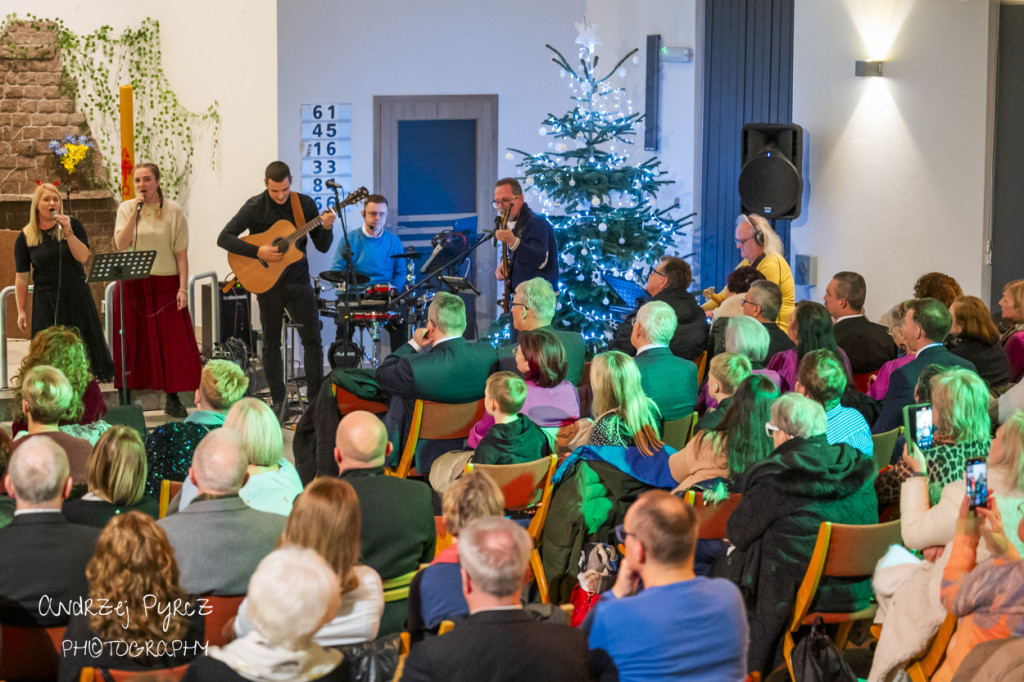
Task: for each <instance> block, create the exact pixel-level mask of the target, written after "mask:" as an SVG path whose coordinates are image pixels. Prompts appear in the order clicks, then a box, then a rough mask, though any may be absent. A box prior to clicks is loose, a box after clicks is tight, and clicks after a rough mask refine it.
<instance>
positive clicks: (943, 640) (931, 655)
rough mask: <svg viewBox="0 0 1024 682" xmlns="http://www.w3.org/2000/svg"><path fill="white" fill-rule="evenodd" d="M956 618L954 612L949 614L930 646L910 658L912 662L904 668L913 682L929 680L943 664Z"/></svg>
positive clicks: (954, 629) (926, 681)
mask: <svg viewBox="0 0 1024 682" xmlns="http://www.w3.org/2000/svg"><path fill="white" fill-rule="evenodd" d="M956 620H957V619H956V616H954V615H953V614H949V615H947V616H946V620H944V621H942V625H941V626H939V631H938V632H937V633H935V637H933V638H932V641H931V643H930V644H929V645H928V647H927V648H926V649H925V650H924V651H922V652H921V653H920V654H918V655H917V656H915V657H914V658H912V659H910V663H908V664H907V666H906V668H904V669H905V670H906V671H907V675H908V676H909V677H910V679H911V680H912V682H928V680H930V679H932V675H934V674H935V671H936V670H938V669H939V666H940V665H942V661H943V660H945V658H946V649H947V648H948V647H949V641H950V640H951V639H953V633H954V632H956Z"/></svg>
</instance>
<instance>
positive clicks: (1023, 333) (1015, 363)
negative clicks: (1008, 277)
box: [999, 279, 1024, 383]
mask: <svg viewBox="0 0 1024 682" xmlns="http://www.w3.org/2000/svg"><path fill="white" fill-rule="evenodd" d="M999 308H1000V310H1001V312H1002V316H1003V326H1004V330H1003V333H1002V335H1001V336H1000V337H999V340H1000V341H1002V343H1003V351H1004V352H1005V353H1006V357H1007V359H1008V360H1009V361H1010V371H1011V373H1012V379H1013V383H1017V382H1018V381H1020V380H1021V378H1022V377H1024V279H1015V280H1013V281H1012V282H1008V283H1007V284H1006V286H1004V287H1003V297H1002V298H1000V299H999Z"/></svg>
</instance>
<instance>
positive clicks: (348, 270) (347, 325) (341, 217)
mask: <svg viewBox="0 0 1024 682" xmlns="http://www.w3.org/2000/svg"><path fill="white" fill-rule="evenodd" d="M331 191H333V192H334V205H335V206H341V199H340V198H339V197H338V185H336V184H335V185H334V186H333V187H331ZM337 214H338V222H339V226H340V227H341V236H342V239H344V240H345V248H344V249H342V251H341V258H342V260H344V261H345V293H344V297H343V298H344V301H345V312H343V313H342V330H343V331H342V333H343V334H344V336H343V338H344V339H345V340H346V341H348V342H350V343H351V340H352V311H351V301H352V298H351V297H352V294H353V293H354V289H355V273H356V269H355V266H354V265H353V263H352V245H351V244H350V243H349V241H348V226H347V225H346V223H345V210H344V209H342V210H339V211H337Z"/></svg>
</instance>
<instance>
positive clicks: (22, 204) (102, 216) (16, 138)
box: [0, 21, 118, 338]
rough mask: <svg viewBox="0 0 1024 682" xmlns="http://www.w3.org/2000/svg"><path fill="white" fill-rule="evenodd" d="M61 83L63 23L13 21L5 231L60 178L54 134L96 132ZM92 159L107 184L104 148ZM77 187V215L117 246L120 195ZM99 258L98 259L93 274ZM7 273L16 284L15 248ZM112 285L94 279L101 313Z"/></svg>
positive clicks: (6, 109)
mask: <svg viewBox="0 0 1024 682" xmlns="http://www.w3.org/2000/svg"><path fill="white" fill-rule="evenodd" d="M60 83H61V61H60V50H59V49H58V45H57V29H56V25H55V24H52V23H49V22H35V21H19V22H9V23H8V25H7V29H6V31H5V32H4V33H3V35H0V229H6V230H20V229H21V228H22V227H24V225H25V223H27V222H28V217H29V210H30V203H31V197H32V193H33V192H34V191H35V189H36V184H37V181H42V182H52V181H53V180H55V179H57V178H58V177H59V176H58V174H57V164H56V160H55V158H54V155H53V152H51V151H50V148H49V143H50V140H54V139H62V138H63V137H64V136H65V135H68V134H72V135H82V134H86V135H88V134H89V126H88V122H87V121H86V119H85V116H83V115H82V114H81V113H79V112H78V111H77V110H76V106H75V99H74V97H72V96H70V95H69V94H66V93H67V92H68V91H69V90H73V88H61V85H60ZM62 90H63V91H64V92H62ZM90 158H91V163H92V167H91V169H90V170H91V171H92V174H93V177H95V178H96V179H97V181H98V182H100V183H105V181H106V177H107V176H106V169H105V167H104V163H103V158H102V155H101V154H100V152H99V150H98V149H95V148H94V149H93V150H92V152H91V156H90ZM76 175H78V173H76ZM67 186H68V185H67V182H66V181H62V185H61V187H60V190H61V194H62V195H63V196H64V201H65V206H64V210H65V211H68V210H69V209H68V206H67ZM72 189H73V191H72V194H71V207H70V211H69V213H70V214H71V215H73V216H75V217H76V218H78V219H79V220H80V221H82V224H83V225H84V226H85V231H86V233H87V234H88V235H89V245H90V247H91V250H92V252H93V253H104V252H108V251H112V250H113V236H114V214H115V211H116V209H117V205H118V197H115V196H114V194H113V193H112V192H110V191H109V190H97V189H90V188H81V187H78V186H77V184H76V185H73V186H72ZM74 190H78V191H74ZM91 264H92V261H91V259H90V262H89V263H87V264H86V272H88V271H89V268H90V266H91ZM0 278H2V281H0V286H3V287H6V286H10V285H12V284H14V254H13V252H11V251H10V250H4V252H3V253H0ZM105 286H106V285H105V284H94V285H92V292H93V298H94V299H95V301H96V307H97V310H101V311H102V308H101V306H100V303H101V301H102V299H103V289H104V287H105ZM11 308H13V297H12V298H11ZM30 309H31V308H30ZM15 322H16V314H15ZM14 327H15V329H11V326H10V325H8V334H9V336H11V337H12V338H17V337H19V336H21V337H24V334H21V333H18V332H17V329H16V327H17V324H15V325H14Z"/></svg>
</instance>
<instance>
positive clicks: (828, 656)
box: [792, 616, 857, 682]
mask: <svg viewBox="0 0 1024 682" xmlns="http://www.w3.org/2000/svg"><path fill="white" fill-rule="evenodd" d="M792 661H793V679H794V682H857V676H856V675H854V674H853V671H852V670H850V666H848V665H847V664H846V661H844V660H843V656H842V654H841V653H840V652H839V649H838V648H837V647H836V645H835V644H834V643H833V642H832V639H831V638H830V637H829V636H828V634H827V633H826V632H825V623H824V621H822V619H821V617H820V616H819V617H817V618H815V619H814V624H813V625H812V626H811V631H810V633H808V634H807V636H806V637H804V638H803V639H801V640H800V641H799V642H798V643H797V645H796V646H795V647H794V648H793V657H792Z"/></svg>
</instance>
